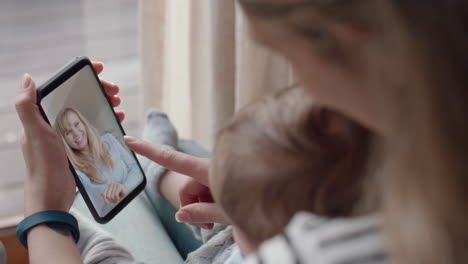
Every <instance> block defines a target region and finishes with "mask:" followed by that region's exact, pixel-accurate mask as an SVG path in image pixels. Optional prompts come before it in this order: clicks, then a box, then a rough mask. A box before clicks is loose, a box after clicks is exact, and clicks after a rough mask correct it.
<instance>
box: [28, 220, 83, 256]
mask: <svg viewBox="0 0 468 264" xmlns="http://www.w3.org/2000/svg"><path fill="white" fill-rule="evenodd" d="M28 247H29V259H30V262H31V263H33V264H34V263H50V264H54V263H57V264H59V263H83V262H82V261H81V257H80V254H79V252H78V249H77V247H76V245H75V241H73V238H72V237H71V235H70V234H68V235H63V234H60V233H58V232H56V231H54V230H52V229H50V228H49V227H47V226H45V225H40V226H37V227H35V228H33V229H31V231H29V233H28Z"/></svg>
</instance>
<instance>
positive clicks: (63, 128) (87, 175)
mask: <svg viewBox="0 0 468 264" xmlns="http://www.w3.org/2000/svg"><path fill="white" fill-rule="evenodd" d="M40 104H41V107H42V109H43V111H44V113H45V115H46V116H47V118H48V119H49V122H50V124H51V126H52V127H53V128H54V129H55V130H56V131H57V132H58V134H59V135H60V136H61V138H62V140H63V142H64V146H65V151H66V153H67V156H68V159H69V160H70V163H71V165H72V166H73V168H74V170H75V172H76V176H77V178H78V180H79V181H80V183H81V185H82V188H81V191H82V189H84V190H85V192H86V195H87V197H89V200H90V201H91V203H92V206H93V207H94V209H95V212H96V213H97V214H98V215H99V217H105V216H106V215H107V214H109V212H111V211H112V210H113V209H114V208H115V207H116V206H117V205H118V204H119V203H121V202H122V201H123V200H125V198H126V197H127V196H128V195H129V194H130V193H132V191H133V190H135V188H136V187H138V186H139V185H140V184H141V183H142V182H143V181H144V174H143V172H142V170H141V167H140V165H139V164H138V161H137V159H136V158H135V155H134V153H133V152H132V151H131V150H130V149H129V148H128V147H127V146H126V145H125V143H124V138H123V136H124V133H123V131H122V129H121V127H120V125H119V123H118V120H117V118H116V117H115V114H114V112H113V110H112V108H111V106H110V104H109V103H108V101H107V98H106V97H105V94H104V92H103V91H102V89H101V87H100V84H99V83H98V81H97V79H96V77H95V74H94V72H93V70H92V69H91V66H89V65H86V66H84V67H83V68H81V69H80V70H79V71H78V72H76V73H75V74H74V75H73V76H71V77H70V78H69V79H67V80H66V81H65V82H63V83H62V84H61V85H60V86H58V87H57V88H56V89H54V90H53V91H52V92H50V93H49V94H48V95H47V96H45V97H44V98H42V101H41V103H40ZM82 195H83V194H82ZM83 196H84V195H83ZM88 206H89V205H88Z"/></svg>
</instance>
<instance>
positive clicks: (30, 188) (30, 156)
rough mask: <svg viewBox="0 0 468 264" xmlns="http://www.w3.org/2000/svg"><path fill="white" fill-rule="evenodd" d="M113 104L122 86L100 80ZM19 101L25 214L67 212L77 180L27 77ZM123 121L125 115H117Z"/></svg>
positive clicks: (97, 68) (96, 66) (100, 67)
mask: <svg viewBox="0 0 468 264" xmlns="http://www.w3.org/2000/svg"><path fill="white" fill-rule="evenodd" d="M92 66H93V68H94V69H95V71H96V72H97V73H98V74H99V73H101V72H102V71H103V68H104V66H103V64H102V63H99V62H93V64H92ZM101 83H102V85H103V86H104V87H105V91H106V94H107V96H108V98H109V100H110V101H111V102H112V104H113V105H118V103H119V101H120V100H119V99H116V98H118V97H116V95H117V94H118V92H119V87H118V86H116V85H114V84H112V83H110V82H107V81H105V80H101ZM21 86H22V87H21V88H20V90H19V95H18V97H17V99H16V109H17V112H18V116H19V118H20V119H21V121H22V125H23V130H22V135H21V147H22V151H23V156H24V159H25V162H26V168H27V171H26V176H25V184H24V192H25V195H24V199H25V204H24V214H25V216H29V215H31V214H33V213H36V212H39V211H43V210H63V211H68V210H69V209H70V206H71V204H72V203H73V199H74V197H75V187H76V184H75V180H74V179H73V176H72V173H71V171H70V168H69V166H68V161H67V159H66V155H65V151H64V149H63V142H62V140H61V139H60V137H58V135H57V133H56V131H55V130H53V129H52V128H51V127H50V125H49V124H47V122H46V121H45V120H44V119H43V117H42V116H41V113H40V111H39V108H38V107H37V105H36V102H37V93H36V83H35V82H34V80H33V79H32V77H31V76H29V75H27V74H25V75H24V76H23V80H22V83H21ZM117 116H119V119H120V120H121V121H122V120H123V119H124V117H125V115H124V114H123V113H122V112H117Z"/></svg>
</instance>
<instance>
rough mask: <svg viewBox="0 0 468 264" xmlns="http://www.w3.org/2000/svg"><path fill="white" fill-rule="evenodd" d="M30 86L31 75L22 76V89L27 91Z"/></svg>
mask: <svg viewBox="0 0 468 264" xmlns="http://www.w3.org/2000/svg"><path fill="white" fill-rule="evenodd" d="M30 86H31V75H29V74H27V73H25V74H24V75H23V89H28V88H29V87H30Z"/></svg>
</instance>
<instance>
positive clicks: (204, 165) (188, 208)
mask: <svg viewBox="0 0 468 264" xmlns="http://www.w3.org/2000/svg"><path fill="white" fill-rule="evenodd" d="M125 143H126V144H127V146H128V147H129V148H130V149H132V150H133V151H135V152H136V153H138V154H140V155H143V156H145V157H147V158H148V159H150V160H152V161H154V162H156V163H158V164H159V165H161V166H164V167H166V168H168V169H170V170H172V171H175V172H178V173H180V174H184V175H187V176H189V177H190V178H189V179H187V180H186V181H184V182H182V183H180V188H179V197H180V202H181V206H182V207H181V208H180V209H179V211H178V212H177V214H176V218H177V220H178V221H179V222H186V223H189V224H193V225H196V226H200V227H204V228H211V226H212V224H213V223H221V224H230V220H229V219H228V217H227V216H226V215H225V213H224V211H223V210H222V208H221V207H220V206H219V205H218V204H217V203H216V202H214V201H213V199H212V198H211V193H210V189H209V185H208V170H209V167H210V160H209V159H203V158H198V157H194V156H190V155H187V154H184V153H181V152H177V151H174V150H171V149H167V148H163V147H160V146H157V145H153V144H151V143H149V142H145V141H143V140H139V139H136V138H133V137H128V136H126V137H125Z"/></svg>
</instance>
